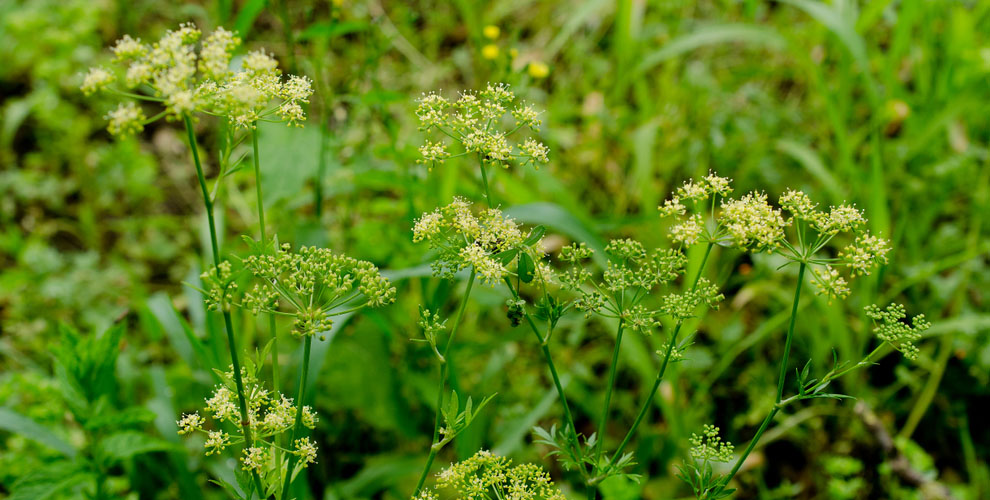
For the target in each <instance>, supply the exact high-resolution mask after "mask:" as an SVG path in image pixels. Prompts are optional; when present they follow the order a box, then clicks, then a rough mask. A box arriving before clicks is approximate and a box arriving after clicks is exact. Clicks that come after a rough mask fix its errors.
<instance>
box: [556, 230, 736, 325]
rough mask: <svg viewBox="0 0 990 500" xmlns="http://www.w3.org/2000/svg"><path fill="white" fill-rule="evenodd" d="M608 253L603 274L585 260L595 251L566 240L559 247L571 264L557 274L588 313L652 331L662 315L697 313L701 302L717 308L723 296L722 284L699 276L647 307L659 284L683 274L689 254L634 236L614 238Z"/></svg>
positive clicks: (680, 315)
mask: <svg viewBox="0 0 990 500" xmlns="http://www.w3.org/2000/svg"><path fill="white" fill-rule="evenodd" d="M605 253H606V254H607V256H608V262H607V263H606V265H605V269H603V270H602V271H601V272H600V274H599V272H598V271H596V270H595V268H594V267H592V266H591V265H590V264H589V263H588V262H587V260H588V259H590V257H591V256H592V254H593V251H592V250H591V249H590V248H588V247H587V246H586V245H584V244H578V245H568V246H565V247H564V248H562V249H561V252H560V260H562V261H564V262H569V263H571V267H570V269H568V270H567V271H565V272H562V273H560V276H559V278H558V279H559V281H560V283H561V285H562V286H563V288H564V289H566V290H570V291H572V292H574V293H576V294H577V296H578V298H577V299H576V300H575V302H574V305H575V307H577V308H578V309H579V310H581V311H584V312H585V314H586V315H589V316H590V315H591V314H599V315H602V316H605V317H610V318H618V319H621V320H623V321H625V324H626V325H627V326H628V327H629V328H632V329H633V330H636V331H639V332H642V333H646V334H650V333H652V332H653V331H654V330H656V329H657V328H659V327H660V320H659V317H661V316H669V317H671V318H673V319H675V320H682V319H685V318H687V317H691V316H693V315H694V314H695V309H697V307H698V306H699V305H702V304H706V305H708V306H709V307H713V308H717V307H718V302H719V301H721V300H722V294H721V293H720V292H719V290H718V287H716V286H714V285H712V284H711V283H709V282H708V281H707V280H704V279H700V280H699V281H698V286H696V287H695V288H694V289H692V290H690V291H687V292H685V293H682V294H681V293H674V292H669V293H667V294H666V295H664V297H663V299H662V301H661V302H662V304H661V305H660V307H659V308H652V307H646V306H645V305H644V304H643V300H644V299H645V298H646V297H648V296H649V295H650V294H651V293H652V292H653V290H654V289H655V288H657V287H661V286H664V285H667V284H669V283H670V282H672V281H674V280H675V279H677V277H678V276H680V275H681V274H683V273H684V266H685V265H686V264H687V256H685V255H684V253H683V252H681V251H680V250H679V249H660V248H657V249H653V250H651V251H647V250H646V249H645V248H644V247H643V244H642V243H640V242H638V241H636V240H632V239H616V240H612V241H610V242H609V243H608V245H606V246H605Z"/></svg>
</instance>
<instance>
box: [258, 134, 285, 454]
mask: <svg viewBox="0 0 990 500" xmlns="http://www.w3.org/2000/svg"><path fill="white" fill-rule="evenodd" d="M257 125H258V124H257V123H255V124H254V127H252V129H251V147H252V148H253V149H254V184H255V195H256V196H257V198H258V226H259V227H260V229H261V245H262V247H263V248H264V251H265V252H267V251H268V230H267V226H266V225H265V197H264V196H263V195H262V192H261V155H260V154H259V153H258V127H257ZM273 251H274V249H273ZM268 331H269V332H271V334H272V389H273V390H274V391H275V394H278V393H279V380H280V379H281V373H280V370H279V366H278V330H277V325H276V323H275V314H269V315H268ZM276 397H277V396H276ZM275 445H276V447H275V463H277V464H280V463H282V457H281V455H282V452H281V451H280V447H281V446H282V435H281V434H276V435H275Z"/></svg>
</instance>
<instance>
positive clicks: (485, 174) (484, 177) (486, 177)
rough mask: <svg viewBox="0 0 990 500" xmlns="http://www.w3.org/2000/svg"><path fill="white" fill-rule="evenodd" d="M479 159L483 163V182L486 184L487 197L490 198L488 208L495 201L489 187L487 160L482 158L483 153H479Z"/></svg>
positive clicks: (492, 205)
mask: <svg viewBox="0 0 990 500" xmlns="http://www.w3.org/2000/svg"><path fill="white" fill-rule="evenodd" d="M478 161H479V163H480V164H481V182H482V183H483V184H484V185H485V199H486V200H488V208H492V207H494V206H495V202H494V201H493V200H492V192H491V189H489V187H488V171H487V170H485V162H484V160H482V158H481V155H480V154H479V155H478Z"/></svg>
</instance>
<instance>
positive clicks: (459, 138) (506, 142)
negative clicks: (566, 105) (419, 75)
mask: <svg viewBox="0 0 990 500" xmlns="http://www.w3.org/2000/svg"><path fill="white" fill-rule="evenodd" d="M515 101H516V96H515V94H513V93H512V92H511V91H509V86H508V85H506V84H503V83H500V84H494V85H493V84H488V87H486V88H485V90H482V91H478V92H474V91H466V92H464V93H462V94H461V95H460V96H459V97H458V99H456V100H454V101H450V100H448V99H447V98H445V97H443V96H442V95H441V94H440V93H438V92H430V93H429V94H424V95H423V97H422V98H420V99H419V106H418V107H417V109H416V116H417V117H418V118H419V123H420V130H423V131H426V132H431V131H435V132H438V133H439V135H438V136H437V140H436V141H433V140H429V139H428V140H427V141H426V143H425V144H423V146H421V147H420V148H419V151H420V154H421V155H422V158H420V159H419V160H416V161H417V163H422V164H424V165H428V166H429V168H430V169H431V170H432V169H433V167H435V166H437V165H438V164H442V163H444V162H445V161H446V160H447V159H448V158H454V157H459V156H466V155H477V156H478V158H479V159H480V160H481V161H482V163H484V164H495V165H501V166H503V167H506V168H508V166H509V165H510V164H517V165H527V164H532V165H533V166H534V167H536V168H539V167H540V165H545V164H547V163H549V162H550V159H549V156H548V155H549V153H550V149H549V148H548V147H547V146H546V145H544V144H543V143H541V142H539V141H537V140H536V139H534V138H533V137H528V138H526V139H525V140H523V141H522V142H517V143H513V142H512V141H511V140H510V139H509V137H510V136H512V135H513V134H515V133H516V132H518V131H520V130H523V129H528V130H529V131H530V132H532V133H538V132H539V127H540V124H541V122H542V120H541V119H540V114H539V113H538V112H537V111H535V110H534V109H533V108H532V107H531V106H529V105H526V104H523V103H518V104H517V103H516V102H515ZM449 142H453V143H456V144H458V145H459V146H460V149H461V151H459V152H458V153H457V154H454V155H452V154H451V153H450V152H449V151H448V148H449V147H450V146H449V145H448V143H449Z"/></svg>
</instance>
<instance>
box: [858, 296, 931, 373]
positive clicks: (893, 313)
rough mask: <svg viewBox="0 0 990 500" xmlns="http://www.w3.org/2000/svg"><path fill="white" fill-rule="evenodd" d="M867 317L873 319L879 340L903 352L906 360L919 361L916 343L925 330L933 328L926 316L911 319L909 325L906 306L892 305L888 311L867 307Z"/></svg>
mask: <svg viewBox="0 0 990 500" xmlns="http://www.w3.org/2000/svg"><path fill="white" fill-rule="evenodd" d="M866 315H867V316H869V317H870V318H871V319H873V325H874V326H873V333H874V334H875V335H876V336H877V338H879V339H880V340H881V341H883V342H886V343H888V344H890V345H891V346H893V347H894V349H897V350H898V351H901V354H903V355H904V357H905V358H907V359H910V360H912V361H913V360H916V359H918V354H919V353H920V351H919V350H918V347H917V346H916V345H914V343H915V342H917V341H918V339H920V338H921V334H922V333H924V332H925V330H928V329H929V328H931V327H932V324H931V323H929V322H928V320H926V319H925V315H924V314H919V315H917V316H915V317H913V318H911V322H910V323H908V322H906V321H904V319H905V318H907V313H905V312H904V305H902V304H890V305H889V306H887V309H884V310H881V309H880V306H878V305H876V304H874V305H870V306H866Z"/></svg>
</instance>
